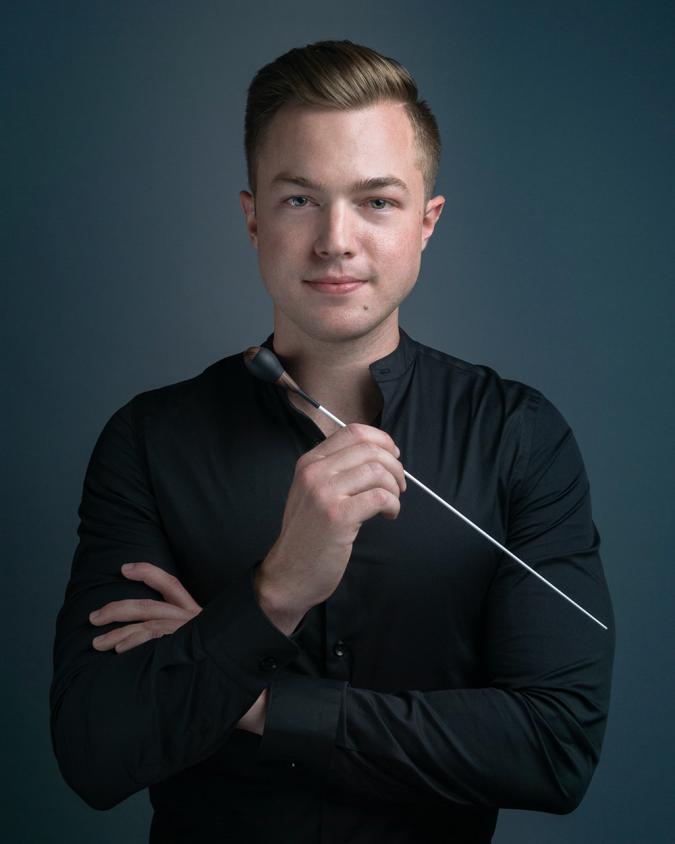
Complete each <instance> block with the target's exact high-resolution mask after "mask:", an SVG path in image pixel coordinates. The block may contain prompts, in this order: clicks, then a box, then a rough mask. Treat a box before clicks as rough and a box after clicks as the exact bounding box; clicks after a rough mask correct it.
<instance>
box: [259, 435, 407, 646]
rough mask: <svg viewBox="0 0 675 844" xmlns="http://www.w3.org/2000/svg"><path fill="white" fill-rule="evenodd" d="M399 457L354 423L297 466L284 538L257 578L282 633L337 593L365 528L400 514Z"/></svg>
mask: <svg viewBox="0 0 675 844" xmlns="http://www.w3.org/2000/svg"><path fill="white" fill-rule="evenodd" d="M397 457H398V449H397V447H396V444H395V443H394V441H393V440H392V438H391V437H390V436H389V435H388V434H387V433H385V432H384V431H381V430H380V429H379V428H373V427H371V426H370V425H362V424H358V423H353V424H350V425H347V426H346V427H345V428H340V430H338V431H336V432H335V433H334V434H331V436H330V437H328V438H327V439H325V440H323V442H321V443H320V444H319V445H317V446H316V447H315V448H313V449H311V451H308V452H307V453H306V454H303V455H302V457H301V458H300V459H299V460H298V461H297V463H296V465H295V474H294V476H293V481H292V483H291V487H290V490H289V493H288V498H287V501H286V507H285V510H284V515H283V520H282V526H281V532H280V534H279V538H278V539H277V541H276V542H275V543H274V545H273V546H272V548H271V550H270V552H269V553H268V554H267V556H266V557H265V559H264V560H263V562H262V563H261V565H260V567H259V569H258V572H257V573H256V576H255V580H254V583H255V589H256V593H257V596H258V601H259V603H260V605H261V607H262V609H263V611H264V612H265V613H266V614H267V616H268V617H269V618H270V619H271V621H272V622H273V623H274V624H276V625H277V627H279V629H280V630H282V632H284V633H286V634H287V635H288V634H290V633H291V632H292V630H293V629H294V628H295V626H296V625H297V624H298V622H299V621H300V619H301V618H302V616H303V615H304V614H305V613H306V612H307V611H308V610H309V609H311V607H313V606H314V605H315V604H318V603H320V602H321V601H325V600H326V599H327V598H329V597H330V596H331V595H332V594H333V592H334V591H335V589H336V588H337V586H338V584H339V582H340V580H341V579H342V576H343V574H344V571H345V568H346V567H347V563H348V562H349V557H350V556H351V553H352V545H353V544H354V540H355V539H356V537H357V534H358V532H359V529H360V528H361V525H362V524H363V523H364V522H365V521H366V520H367V519H370V518H372V517H373V516H375V515H376V514H377V513H382V514H383V515H384V516H385V518H388V519H395V518H396V517H397V516H398V514H399V510H400V506H401V505H400V501H399V496H400V493H401V492H403V491H405V489H406V482H405V477H404V475H403V466H402V465H401V464H400V463H399V461H398V459H397Z"/></svg>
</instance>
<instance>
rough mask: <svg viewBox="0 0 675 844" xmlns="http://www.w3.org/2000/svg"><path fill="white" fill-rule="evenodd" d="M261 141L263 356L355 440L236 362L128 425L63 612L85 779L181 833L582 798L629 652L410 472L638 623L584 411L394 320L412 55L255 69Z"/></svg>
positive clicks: (77, 758) (407, 285)
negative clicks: (602, 521) (266, 329)
mask: <svg viewBox="0 0 675 844" xmlns="http://www.w3.org/2000/svg"><path fill="white" fill-rule="evenodd" d="M246 148H247V158H248V166H249V183H250V188H251V190H250V192H247V191H244V192H242V194H241V204H242V209H243V212H244V215H245V219H246V226H247V230H248V233H249V236H250V238H251V241H252V243H253V245H254V247H255V248H256V249H257V251H258V255H259V262H260V271H261V276H262V278H263V281H264V283H265V285H266V288H267V290H268V291H269V294H270V296H271V298H272V300H273V303H274V333H273V335H270V337H268V338H267V340H266V341H265V343H264V345H265V346H266V347H267V348H270V349H272V350H273V351H274V352H275V353H276V354H277V356H278V357H279V359H280V360H281V362H282V364H283V365H284V367H285V369H286V370H287V371H288V373H289V374H290V375H291V376H292V377H293V378H294V379H295V380H296V381H297V382H298V383H299V384H300V385H301V387H302V388H303V389H304V390H305V391H306V392H307V393H309V394H310V395H311V396H313V397H314V398H315V399H316V400H317V401H319V402H320V403H321V404H322V405H323V406H325V407H328V408H329V409H330V410H331V412H332V413H333V414H335V415H336V416H337V417H339V418H341V419H344V420H347V421H349V422H350V423H351V424H349V425H347V427H345V428H338V426H337V425H335V424H334V423H332V422H330V421H328V420H327V419H326V418H325V417H324V416H323V415H321V414H320V412H319V411H317V410H316V409H314V408H313V407H312V406H310V405H309V404H303V402H302V400H301V399H299V398H298V397H297V396H296V395H295V394H289V393H286V392H285V390H284V389H282V388H281V387H279V386H277V385H274V384H269V383H265V382H262V381H259V380H257V379H255V378H254V377H253V376H252V375H251V374H250V373H249V372H248V371H247V369H246V367H245V365H244V362H243V356H242V355H241V354H238V355H233V356H231V357H228V358H225V359H223V360H221V361H218V362H217V363H215V364H213V365H212V366H211V367H209V368H208V369H207V370H205V372H204V373H202V374H201V375H200V376H197V377H196V378H193V379H190V380H188V381H185V382H181V383H179V384H174V385H170V386H168V387H164V388H161V389H158V390H152V391H149V392H147V393H143V394H141V395H139V396H136V397H135V398H134V399H132V401H130V402H129V403H128V404H127V405H125V406H124V407H123V408H121V409H120V410H119V411H117V413H115V414H114V415H113V417H112V418H111V419H110V420H109V421H108V423H107V424H106V426H105V428H104V430H103V432H102V434H101V436H100V437H99V440H98V442H97V444H96V447H95V449H94V452H93V454H92V458H91V461H90V465H89V467H88V470H87V476H86V478H85V484H84V490H83V498H82V505H81V507H80V516H81V525H80V529H79V534H80V542H79V545H78V548H77V551H76V554H75V558H74V561H73V572H72V576H71V581H70V583H69V586H68V590H67V593H66V600H65V603H64V607H63V609H62V611H61V614H60V616H59V621H58V629H57V638H56V645H55V676H54V683H53V687H52V731H53V740H54V746H55V751H56V754H57V757H58V759H59V763H60V766H61V769H62V771H63V774H64V776H65V778H66V779H67V781H68V782H69V783H70V784H71V786H72V787H73V788H74V789H75V790H76V791H77V792H78V793H79V794H80V795H81V796H82V797H83V798H84V799H85V800H86V801H87V802H88V803H89V804H90V805H92V806H94V807H97V808H107V807H110V806H112V805H115V804H116V803H118V802H119V801H121V800H123V799H124V798H125V797H127V796H128V795H129V794H131V793H133V792H135V791H137V790H139V789H141V788H144V787H146V786H148V787H149V789H150V797H151V800H152V803H153V806H154V808H155V815H154V819H153V825H152V830H151V841H156V842H174V841H176V842H178V841H180V842H188V841H189V842H194V841H212V840H218V837H219V836H220V838H221V839H222V840H232V841H246V842H254V841H274V842H318V841H325V842H347V841H350V842H351V841H363V842H378V841H383V842H384V841H386V842H396V841H401V842H418V841H425V842H433V841H455V842H469V841H471V842H487V841H490V839H491V837H492V833H493V831H494V827H495V823H496V817H497V810H498V808H499V807H500V806H505V807H515V808H530V809H537V810H543V811H552V812H567V811H570V810H572V809H573V808H574V807H575V806H576V805H577V804H578V802H579V800H580V799H581V797H582V796H583V793H584V791H585V789H586V787H587V785H588V782H589V780H590V777H591V775H592V772H593V769H594V767H595V765H596V764H597V761H598V755H599V751H600V745H601V741H602V736H603V732H604V725H605V720H606V715H607V706H608V695H609V682H610V673H611V662H612V646H613V637H612V634H611V632H608V631H604V630H601V629H600V628H599V627H598V626H596V625H594V624H593V623H592V622H590V621H588V619H586V618H585V617H583V616H582V615H581V614H579V613H578V612H577V611H576V610H574V608H572V607H571V606H570V605H569V604H568V603H567V602H565V601H564V600H562V599H561V598H560V597H559V596H558V595H556V594H555V593H554V592H552V591H551V590H549V589H548V588H547V587H546V586H544V585H543V584H541V583H540V582H539V581H538V580H537V579H536V578H534V577H533V576H532V575H530V574H528V573H527V572H525V571H524V570H523V569H522V568H521V567H520V566H518V565H517V564H516V563H512V562H511V561H510V560H509V559H508V558H507V557H506V556H505V555H503V554H502V553H501V552H499V551H498V550H497V549H495V548H494V546H492V545H491V544H490V543H488V542H487V541H486V540H484V539H483V538H482V537H481V536H479V535H478V534H477V533H476V532H474V531H472V530H471V529H469V528H468V527H467V526H466V525H465V524H463V523H462V522H461V521H460V520H458V519H457V518H455V517H454V516H452V515H451V514H449V513H448V512H447V511H445V510H443V509H442V508H440V507H438V506H437V505H436V504H435V502H434V501H433V500H432V499H431V498H430V497H429V496H427V495H425V494H424V493H423V492H422V491H420V490H419V489H416V488H412V487H411V488H410V489H407V488H406V481H405V478H404V475H403V465H405V466H406V468H408V469H409V470H410V471H411V472H412V473H413V474H414V475H415V476H416V477H418V478H419V479H420V480H422V481H423V482H424V483H426V484H428V485H429V486H430V487H431V488H432V489H433V490H435V491H437V492H438V493H439V494H440V495H442V496H443V497H445V498H446V499H448V500H450V501H451V503H453V505H455V506H456V507H457V508H458V509H459V510H460V511H462V512H463V513H465V514H466V515H467V516H469V518H471V519H472V520H474V521H475V522H477V523H478V524H479V525H481V527H483V528H484V529H485V530H487V531H488V532H489V533H490V534H491V535H493V536H495V537H496V538H497V539H499V540H500V541H501V542H503V543H504V544H505V545H506V546H507V547H508V548H510V549H511V550H512V551H514V552H515V553H516V554H518V555H520V556H521V557H522V558H524V559H525V560H526V561H527V562H528V563H531V564H532V565H534V566H535V567H536V569H537V570H538V571H539V572H540V573H541V574H543V575H544V576H545V577H547V578H549V579H551V580H552V581H553V582H554V583H555V584H556V585H557V586H559V587H560V588H561V589H563V590H564V591H566V592H568V593H569V594H570V595H571V596H572V597H573V598H574V599H575V600H577V601H578V602H580V603H581V604H583V605H584V606H585V607H586V608H587V609H588V610H589V611H590V612H592V613H593V614H594V615H596V616H598V617H599V618H601V619H602V620H603V621H605V623H607V624H610V623H611V605H610V603H609V598H608V595H607V590H606V586H605V582H604V578H603V574H602V567H601V564H600V559H599V556H598V546H599V537H598V534H597V531H596V530H595V526H594V525H593V522H592V518H591V511H590V498H589V491H588V482H587V479H586V475H585V472H584V468H583V463H582V461H581V457H580V455H579V452H578V449H577V447H576V444H575V442H574V437H573V435H572V432H571V431H570V429H569V427H568V426H567V425H566V423H565V422H564V420H563V419H562V417H561V416H560V414H559V413H558V412H557V410H556V409H555V408H554V407H553V406H552V405H551V404H550V402H548V401H547V400H546V399H545V398H544V396H542V394H541V393H539V392H538V391H536V390H533V389H532V388H530V387H527V386H525V385H523V384H520V383H518V382H514V381H507V380H505V379H501V378H500V377H499V376H498V375H497V374H496V373H495V372H493V371H492V370H490V369H488V368H486V367H480V366H475V365H472V364H469V363H466V362H464V361H461V360H458V359H456V358H453V357H451V356H450V355H448V354H446V353H443V352H439V351H436V350H434V349H430V348H429V347H426V346H424V345H422V344H421V343H418V342H416V341H414V340H413V339H412V338H410V337H409V336H408V335H407V334H406V333H405V332H404V331H403V330H402V329H400V328H399V326H398V306H399V305H400V303H401V301H403V299H404V298H405V297H406V296H407V295H408V293H409V292H410V291H411V289H412V287H413V286H414V284H415V282H416V279H417V276H418V272H419V266H420V259H421V253H422V251H423V250H424V248H425V246H426V244H427V242H428V240H429V238H430V237H431V235H432V233H433V231H434V227H435V225H436V223H437V221H438V219H439V216H440V214H441V210H442V208H443V203H444V200H443V197H442V196H435V195H434V192H433V191H434V183H435V178H436V170H437V166H438V154H439V149H440V144H439V139H438V130H437V128H436V124H435V120H434V118H433V116H432V115H431V112H430V111H429V109H428V107H427V106H426V104H425V103H423V102H419V101H418V99H417V90H416V87H415V84H414V82H413V80H412V79H411V77H410V76H409V74H408V73H407V71H405V70H404V69H403V68H402V67H401V66H400V65H398V64H397V63H396V62H394V61H392V60H391V59H387V58H385V57H383V56H380V55H379V54H377V53H375V52H373V51H372V50H369V49H367V48H364V47H359V46H357V45H354V44H351V43H350V42H321V43H318V44H314V45H310V46H308V47H306V48H304V49H302V50H292V51H290V53H287V54H286V55H284V56H281V57H280V58H279V59H277V60H276V61H275V62H273V63H272V64H270V65H268V66H266V67H265V68H263V69H262V70H261V71H260V72H259V73H258V74H257V76H256V77H255V79H254V81H253V83H252V85H251V88H250V90H249V99H248V106H247V118H246ZM380 515H381V516H382V517H383V518H382V519H381V518H378V516H380ZM128 563H136V565H135V566H131V567H130V566H128V565H126V564H128ZM123 564H125V565H124V566H123ZM94 610H98V614H97V613H94V612H93V611H94ZM97 628H98V629H97ZM95 634H98V635H95ZM92 645H93V647H92Z"/></svg>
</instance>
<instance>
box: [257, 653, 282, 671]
mask: <svg viewBox="0 0 675 844" xmlns="http://www.w3.org/2000/svg"><path fill="white" fill-rule="evenodd" d="M258 665H259V666H260V668H261V669H262V670H263V671H274V669H275V668H278V667H279V663H278V662H277V661H276V659H275V658H274V657H273V656H266V657H263V659H261V660H260V662H259V663H258Z"/></svg>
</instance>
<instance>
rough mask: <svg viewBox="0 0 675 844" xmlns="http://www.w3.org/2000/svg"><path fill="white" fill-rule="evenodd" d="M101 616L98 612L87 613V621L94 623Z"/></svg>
mask: <svg viewBox="0 0 675 844" xmlns="http://www.w3.org/2000/svg"><path fill="white" fill-rule="evenodd" d="M100 615H101V613H100V611H99V610H94V611H93V612H90V613H89V620H90V621H96V619H97V618H98V617H99V616H100Z"/></svg>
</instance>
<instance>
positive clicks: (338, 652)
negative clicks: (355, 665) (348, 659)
mask: <svg viewBox="0 0 675 844" xmlns="http://www.w3.org/2000/svg"><path fill="white" fill-rule="evenodd" d="M333 653H334V654H335V656H340V657H342V656H344V655H345V654H346V653H347V646H346V645H345V643H344V642H343V641H342V640H339V641H337V642H336V643H335V644H334V645H333Z"/></svg>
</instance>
